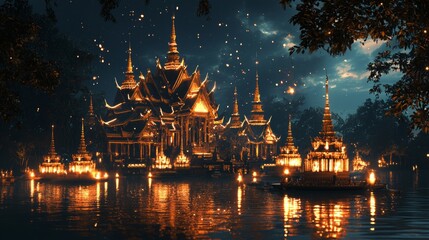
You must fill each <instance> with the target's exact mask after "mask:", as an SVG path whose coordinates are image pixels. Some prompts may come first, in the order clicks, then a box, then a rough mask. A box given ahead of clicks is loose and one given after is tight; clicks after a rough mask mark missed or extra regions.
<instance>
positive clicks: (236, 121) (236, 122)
mask: <svg viewBox="0 0 429 240" xmlns="http://www.w3.org/2000/svg"><path fill="white" fill-rule="evenodd" d="M240 126H241V122H240V113H239V112H238V93H237V87H235V89H234V105H233V106H232V114H231V127H240Z"/></svg>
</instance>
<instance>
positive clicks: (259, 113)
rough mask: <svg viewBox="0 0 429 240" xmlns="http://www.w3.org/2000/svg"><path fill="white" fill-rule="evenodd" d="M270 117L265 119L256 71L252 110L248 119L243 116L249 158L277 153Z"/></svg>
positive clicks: (257, 158) (264, 157)
mask: <svg viewBox="0 0 429 240" xmlns="http://www.w3.org/2000/svg"><path fill="white" fill-rule="evenodd" d="M270 122H271V118H270V119H269V120H265V117H264V110H263V107H262V102H261V95H260V93H259V75H258V72H257V71H256V84H255V92H254V93H253V101H252V110H251V115H250V119H248V118H247V117H246V116H245V117H244V123H243V129H244V135H246V136H247V139H248V148H249V159H250V160H259V159H262V160H267V159H269V158H271V157H273V156H275V155H276V153H277V142H278V140H279V138H278V137H277V136H276V135H275V134H274V132H273V130H272V128H271V123H270Z"/></svg>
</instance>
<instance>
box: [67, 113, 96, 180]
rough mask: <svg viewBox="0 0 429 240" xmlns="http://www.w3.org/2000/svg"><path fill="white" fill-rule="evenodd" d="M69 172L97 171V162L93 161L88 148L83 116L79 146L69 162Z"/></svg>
mask: <svg viewBox="0 0 429 240" xmlns="http://www.w3.org/2000/svg"><path fill="white" fill-rule="evenodd" d="M69 172H70V173H79V174H81V173H93V172H95V162H94V161H92V155H91V154H90V153H89V152H88V151H87V150H86V142H85V130H84V120H83V118H82V131H81V135H80V144H79V148H78V150H77V153H75V154H73V155H72V161H71V162H70V164H69Z"/></svg>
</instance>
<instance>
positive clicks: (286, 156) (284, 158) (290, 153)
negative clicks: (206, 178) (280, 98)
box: [276, 115, 302, 169]
mask: <svg viewBox="0 0 429 240" xmlns="http://www.w3.org/2000/svg"><path fill="white" fill-rule="evenodd" d="M301 162H302V159H301V155H300V154H299V152H298V148H297V147H296V146H295V144H294V142H293V136H292V121H291V116H290V115H289V126H288V133H287V140H286V144H285V146H283V147H280V154H279V156H278V157H277V159H276V165H277V166H285V167H288V168H296V169H299V168H300V167H301Z"/></svg>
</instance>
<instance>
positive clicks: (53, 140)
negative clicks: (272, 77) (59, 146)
mask: <svg viewBox="0 0 429 240" xmlns="http://www.w3.org/2000/svg"><path fill="white" fill-rule="evenodd" d="M54 128H55V127H54V125H52V129H51V146H50V148H49V155H57V153H56V152H55V138H54Z"/></svg>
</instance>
